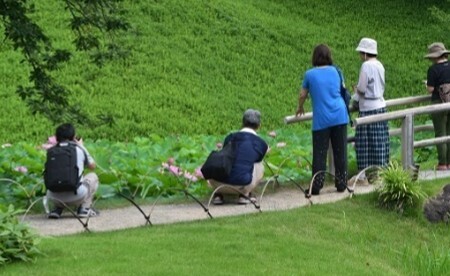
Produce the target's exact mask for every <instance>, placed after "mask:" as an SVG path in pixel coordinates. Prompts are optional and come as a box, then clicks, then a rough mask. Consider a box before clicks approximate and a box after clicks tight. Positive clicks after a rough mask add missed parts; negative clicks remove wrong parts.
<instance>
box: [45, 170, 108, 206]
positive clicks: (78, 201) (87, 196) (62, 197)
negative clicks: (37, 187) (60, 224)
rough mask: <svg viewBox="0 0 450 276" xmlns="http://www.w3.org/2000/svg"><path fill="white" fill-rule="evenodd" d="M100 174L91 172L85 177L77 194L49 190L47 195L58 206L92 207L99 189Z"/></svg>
mask: <svg viewBox="0 0 450 276" xmlns="http://www.w3.org/2000/svg"><path fill="white" fill-rule="evenodd" d="M98 182H99V181H98V176H97V175H96V174H95V173H93V172H91V173H88V174H86V175H85V176H84V177H83V182H82V183H81V185H80V187H79V188H78V190H77V194H74V193H73V192H61V193H54V192H51V191H47V197H48V199H49V200H51V201H52V202H53V203H54V204H55V206H56V207H61V208H63V207H64V204H65V205H68V206H77V207H78V206H80V205H81V207H83V208H90V207H91V205H92V201H93V200H94V195H95V192H96V191H97V189H98ZM62 203H64V204H62Z"/></svg>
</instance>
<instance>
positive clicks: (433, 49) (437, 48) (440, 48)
mask: <svg viewBox="0 0 450 276" xmlns="http://www.w3.org/2000/svg"><path fill="white" fill-rule="evenodd" d="M449 53H450V51H448V50H447V49H445V46H444V43H442V42H435V43H432V44H430V46H428V54H426V55H425V58H438V57H440V56H442V55H444V54H449Z"/></svg>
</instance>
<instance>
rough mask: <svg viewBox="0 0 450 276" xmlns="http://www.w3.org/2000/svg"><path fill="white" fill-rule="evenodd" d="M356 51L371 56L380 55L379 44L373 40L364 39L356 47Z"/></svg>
mask: <svg viewBox="0 0 450 276" xmlns="http://www.w3.org/2000/svg"><path fill="white" fill-rule="evenodd" d="M356 51H358V52H363V53H367V54H371V55H378V51H377V42H376V41H375V40H373V39H372V38H367V37H364V38H362V39H361V41H360V42H359V44H358V47H356Z"/></svg>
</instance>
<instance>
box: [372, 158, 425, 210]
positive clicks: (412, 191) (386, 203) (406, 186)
mask: <svg viewBox="0 0 450 276" xmlns="http://www.w3.org/2000/svg"><path fill="white" fill-rule="evenodd" d="M380 181H381V186H380V188H378V189H377V192H378V203H379V204H380V206H381V207H384V208H387V209H391V210H392V209H393V210H395V211H397V212H399V213H403V212H404V211H405V209H407V208H411V207H415V206H417V204H418V203H419V202H420V201H421V200H422V199H424V198H425V197H426V195H425V193H424V192H423V191H422V188H421V186H420V185H419V183H418V182H417V181H413V180H412V178H411V174H410V172H409V171H407V170H404V169H403V168H402V166H401V165H399V163H398V162H390V163H389V166H387V167H386V168H384V169H382V170H381V172H380Z"/></svg>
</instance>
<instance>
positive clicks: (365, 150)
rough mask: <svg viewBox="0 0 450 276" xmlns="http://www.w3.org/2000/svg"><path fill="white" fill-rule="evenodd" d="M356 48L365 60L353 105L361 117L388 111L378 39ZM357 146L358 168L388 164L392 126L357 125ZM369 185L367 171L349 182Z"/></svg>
mask: <svg viewBox="0 0 450 276" xmlns="http://www.w3.org/2000/svg"><path fill="white" fill-rule="evenodd" d="M356 51H358V52H359V57H360V58H361V61H362V62H363V63H362V65H361V69H360V72H359V79H358V84H357V85H356V86H354V87H353V90H354V92H355V94H354V96H353V101H354V105H356V106H357V107H358V109H359V117H365V116H370V115H375V114H381V113H385V112H386V101H385V100H384V88H385V76H384V66H383V64H382V63H381V62H380V61H379V60H378V59H377V56H378V49H377V42H376V41H375V40H373V39H371V38H363V39H361V41H360V42H359V44H358V47H357V48H356ZM355 138H356V139H355V148H356V159H357V164H358V170H359V171H361V170H363V169H365V168H367V167H369V166H385V165H387V164H388V163H389V127H388V123H387V121H384V122H377V123H372V124H367V125H359V126H357V127H356V134H355ZM354 181H357V183H358V184H368V183H369V182H368V180H367V177H366V175H365V174H364V173H362V174H361V175H360V178H359V179H357V180H356V179H355V177H353V178H351V179H350V180H349V185H350V184H353V183H354Z"/></svg>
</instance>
